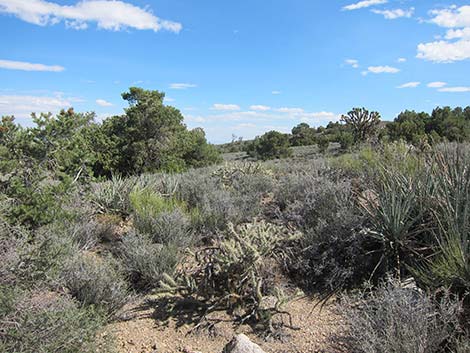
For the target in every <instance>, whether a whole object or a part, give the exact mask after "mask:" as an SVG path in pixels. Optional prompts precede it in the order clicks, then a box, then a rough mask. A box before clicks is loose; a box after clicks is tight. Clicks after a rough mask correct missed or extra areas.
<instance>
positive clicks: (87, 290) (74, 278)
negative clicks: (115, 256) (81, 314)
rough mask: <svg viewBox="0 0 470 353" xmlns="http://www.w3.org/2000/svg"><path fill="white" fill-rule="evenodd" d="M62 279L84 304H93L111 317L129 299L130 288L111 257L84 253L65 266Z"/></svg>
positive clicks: (72, 293)
mask: <svg viewBox="0 0 470 353" xmlns="http://www.w3.org/2000/svg"><path fill="white" fill-rule="evenodd" d="M62 278H63V282H64V284H65V287H66V288H67V289H68V290H69V292H70V294H71V295H72V296H73V297H74V298H75V299H77V300H78V301H79V302H80V303H81V304H83V305H92V306H94V307H95V308H96V309H99V310H103V311H104V313H105V314H107V315H113V314H114V313H115V312H116V311H117V310H118V309H120V308H121V307H122V306H123V305H124V304H125V303H126V300H127V298H128V292H127V285H126V283H125V281H124V279H123V277H122V275H121V274H120V273H119V271H118V270H117V269H116V264H115V263H114V261H113V260H111V258H100V257H98V256H97V255H95V254H92V253H80V254H78V255H76V256H75V257H74V258H72V259H71V260H70V261H69V262H68V263H67V264H66V265H65V267H64V270H63V273H62Z"/></svg>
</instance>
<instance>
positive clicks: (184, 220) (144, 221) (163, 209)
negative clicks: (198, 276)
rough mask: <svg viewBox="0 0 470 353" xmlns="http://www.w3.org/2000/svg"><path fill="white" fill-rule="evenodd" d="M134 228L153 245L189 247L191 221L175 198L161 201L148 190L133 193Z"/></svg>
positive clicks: (162, 198) (183, 205)
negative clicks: (171, 243) (147, 237)
mask: <svg viewBox="0 0 470 353" xmlns="http://www.w3.org/2000/svg"><path fill="white" fill-rule="evenodd" d="M130 200H131V205H132V209H133V210H134V215H133V216H134V217H133V220H134V227H135V229H136V230H137V231H138V232H139V233H141V234H147V235H150V236H151V237H152V238H153V240H154V242H155V243H162V244H168V243H170V242H174V243H175V244H179V245H182V246H184V245H188V244H189V243H191V240H192V239H191V231H190V217H189V216H187V215H186V213H185V212H184V211H183V210H184V209H186V206H185V204H184V203H183V202H181V201H179V200H177V199H176V198H174V197H163V196H161V195H159V194H157V193H155V192H153V191H151V190H149V189H136V190H134V191H133V192H132V193H131V195H130Z"/></svg>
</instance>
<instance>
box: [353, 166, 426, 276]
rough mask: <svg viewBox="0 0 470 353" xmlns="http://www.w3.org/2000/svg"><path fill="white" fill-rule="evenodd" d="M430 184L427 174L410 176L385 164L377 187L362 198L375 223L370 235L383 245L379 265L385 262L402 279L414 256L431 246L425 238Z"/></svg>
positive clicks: (360, 203) (380, 249)
mask: <svg viewBox="0 0 470 353" xmlns="http://www.w3.org/2000/svg"><path fill="white" fill-rule="evenodd" d="M429 187H430V184H429V179H428V178H427V177H425V176H422V175H419V174H417V175H415V176H409V175H407V174H405V173H403V172H401V171H399V170H396V169H388V168H386V167H384V166H381V167H380V174H379V176H378V180H377V182H376V186H375V188H374V189H373V190H369V192H367V193H365V194H363V195H361V196H360V197H359V205H360V207H361V208H362V209H363V210H364V211H365V213H366V214H367V215H368V216H369V217H370V221H371V225H372V226H371V229H368V230H367V235H369V236H370V237H372V238H373V239H375V240H376V241H378V243H379V244H380V248H379V249H378V250H377V251H379V252H381V253H382V255H381V259H380V261H379V263H378V264H377V267H376V268H378V267H379V266H380V265H382V264H383V265H385V271H386V272H390V271H391V272H394V273H395V275H396V277H397V278H398V279H400V277H401V275H402V272H403V270H404V269H405V268H406V265H409V264H410V261H411V258H413V257H414V258H416V257H419V256H420V252H422V251H423V250H426V249H427V247H428V244H427V243H426V241H424V239H423V237H424V234H425V233H427V232H428V231H429V230H430V226H429V225H428V224H427V223H426V222H425V218H426V217H425V215H426V213H427V212H428V210H427V206H426V204H425V203H424V202H423V201H424V199H423V197H424V195H427V194H428V193H429V190H430V189H429Z"/></svg>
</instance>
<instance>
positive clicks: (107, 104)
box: [96, 99, 113, 107]
mask: <svg viewBox="0 0 470 353" xmlns="http://www.w3.org/2000/svg"><path fill="white" fill-rule="evenodd" d="M96 104H98V105H99V106H101V107H111V106H112V105H113V104H112V103H109V102H107V101H105V100H104V99H97V100H96Z"/></svg>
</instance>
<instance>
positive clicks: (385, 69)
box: [362, 65, 400, 75]
mask: <svg viewBox="0 0 470 353" xmlns="http://www.w3.org/2000/svg"><path fill="white" fill-rule="evenodd" d="M369 72H370V73H373V74H383V73H386V74H396V73H398V72H400V69H397V68H396V67H392V66H387V65H386V66H369V67H368V68H367V71H363V72H362V74H365V75H367V73H369Z"/></svg>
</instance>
